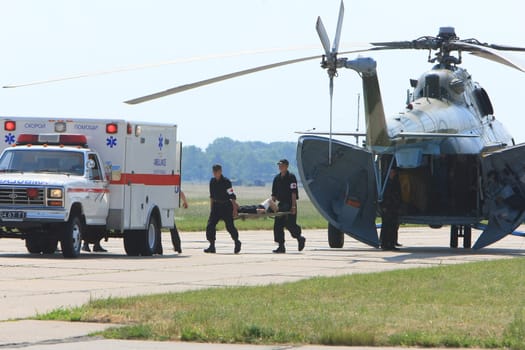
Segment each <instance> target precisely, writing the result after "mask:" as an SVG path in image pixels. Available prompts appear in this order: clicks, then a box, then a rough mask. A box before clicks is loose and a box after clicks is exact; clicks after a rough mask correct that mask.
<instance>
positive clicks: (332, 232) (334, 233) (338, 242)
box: [328, 224, 345, 248]
mask: <svg viewBox="0 0 525 350" xmlns="http://www.w3.org/2000/svg"><path fill="white" fill-rule="evenodd" d="M344 244H345V234H344V233H343V231H340V230H338V229H337V228H336V227H335V226H333V225H332V224H328V245H329V246H330V248H343V246H344Z"/></svg>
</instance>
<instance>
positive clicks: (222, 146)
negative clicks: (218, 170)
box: [182, 137, 297, 186]
mask: <svg viewBox="0 0 525 350" xmlns="http://www.w3.org/2000/svg"><path fill="white" fill-rule="evenodd" d="M296 149H297V143H295V142H271V143H264V142H259V141H235V140H232V139H230V138H228V137H221V138H218V139H216V140H215V141H213V142H212V143H210V144H209V145H208V147H206V149H204V150H203V149H201V148H199V147H196V146H184V147H183V150H182V178H183V181H193V182H206V181H208V180H209V179H210V177H211V176H212V174H211V167H212V165H213V164H216V163H219V164H221V165H222V167H223V173H224V174H225V175H226V176H227V177H229V178H230V179H231V180H232V182H234V184H236V185H246V186H262V185H264V184H266V183H271V181H272V180H273V177H274V176H275V174H277V173H278V169H277V162H278V161H279V160H280V159H283V158H286V159H288V161H289V162H290V170H291V171H292V172H294V173H296V174H297V163H296V159H295V158H296Z"/></svg>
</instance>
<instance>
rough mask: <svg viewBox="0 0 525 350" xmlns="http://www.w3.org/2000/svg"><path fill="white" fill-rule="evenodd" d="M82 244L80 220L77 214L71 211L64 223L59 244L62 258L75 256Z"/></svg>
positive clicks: (77, 254)
mask: <svg viewBox="0 0 525 350" xmlns="http://www.w3.org/2000/svg"><path fill="white" fill-rule="evenodd" d="M81 245H82V221H81V219H80V217H79V216H78V214H75V213H72V214H71V215H70V217H69V221H68V222H66V223H65V224H64V227H63V231H62V239H61V240H60V246H61V247H62V255H63V256H64V258H77V257H78V256H79V255H80V247H81Z"/></svg>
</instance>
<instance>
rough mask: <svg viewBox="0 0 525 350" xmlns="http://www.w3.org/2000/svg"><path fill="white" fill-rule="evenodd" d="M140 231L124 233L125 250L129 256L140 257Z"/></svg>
mask: <svg viewBox="0 0 525 350" xmlns="http://www.w3.org/2000/svg"><path fill="white" fill-rule="evenodd" d="M140 234H141V232H140V231H131V230H130V231H125V232H124V250H125V251H126V254H127V255H128V256H139V255H140V246H139V240H138V238H139V236H140Z"/></svg>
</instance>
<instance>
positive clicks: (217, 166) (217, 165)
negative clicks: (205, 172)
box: [211, 164, 222, 171]
mask: <svg viewBox="0 0 525 350" xmlns="http://www.w3.org/2000/svg"><path fill="white" fill-rule="evenodd" d="M211 168H212V169H213V171H217V170H222V166H221V165H220V164H213V166H212V167H211Z"/></svg>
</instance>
